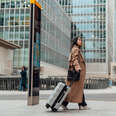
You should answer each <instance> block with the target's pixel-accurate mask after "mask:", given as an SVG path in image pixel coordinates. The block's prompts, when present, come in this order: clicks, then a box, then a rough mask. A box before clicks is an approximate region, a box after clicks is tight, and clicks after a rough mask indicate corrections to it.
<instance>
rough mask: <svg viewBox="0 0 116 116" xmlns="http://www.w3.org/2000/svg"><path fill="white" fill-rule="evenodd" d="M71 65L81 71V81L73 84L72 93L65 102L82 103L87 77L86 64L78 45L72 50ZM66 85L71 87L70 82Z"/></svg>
mask: <svg viewBox="0 0 116 116" xmlns="http://www.w3.org/2000/svg"><path fill="white" fill-rule="evenodd" d="M71 64H72V65H74V66H77V67H78V69H80V70H81V72H80V80H79V81H75V82H73V84H72V86H71V91H70V92H69V94H68V96H67V97H66V99H65V101H68V102H75V103H81V102H82V97H83V88H84V80H85V75H86V64H85V60H84V58H83V56H82V54H81V51H80V49H79V48H78V46H76V45H75V46H74V47H73V48H72V50H71V53H70V56H69V65H71ZM66 83H67V85H70V82H69V81H67V82H66Z"/></svg>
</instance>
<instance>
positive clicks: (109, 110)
mask: <svg viewBox="0 0 116 116" xmlns="http://www.w3.org/2000/svg"><path fill="white" fill-rule="evenodd" d="M45 103H46V100H40V104H39V105H35V106H27V101H26V100H21V101H20V100H17V101H14V100H12V101H9V100H8V101H7V100H2V101H0V116H59V115H60V116H72V115H73V116H116V102H103V101H100V102H99V101H87V103H88V106H89V108H90V110H85V111H82V110H81V111H79V110H78V105H77V104H74V103H73V104H72V103H71V104H69V106H68V108H69V110H68V111H63V110H62V108H60V109H59V111H58V112H55V113H54V112H51V110H50V109H46V108H45Z"/></svg>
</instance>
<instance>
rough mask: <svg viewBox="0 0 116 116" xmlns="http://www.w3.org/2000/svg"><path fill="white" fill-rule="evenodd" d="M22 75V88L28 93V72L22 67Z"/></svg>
mask: <svg viewBox="0 0 116 116" xmlns="http://www.w3.org/2000/svg"><path fill="white" fill-rule="evenodd" d="M20 74H21V88H22V90H23V91H26V89H27V70H26V68H25V66H23V67H22V71H21V72H20Z"/></svg>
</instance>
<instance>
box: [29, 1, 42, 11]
mask: <svg viewBox="0 0 116 116" xmlns="http://www.w3.org/2000/svg"><path fill="white" fill-rule="evenodd" d="M30 4H35V5H36V6H37V7H39V8H40V9H42V6H41V4H40V3H39V2H37V1H36V0H30Z"/></svg>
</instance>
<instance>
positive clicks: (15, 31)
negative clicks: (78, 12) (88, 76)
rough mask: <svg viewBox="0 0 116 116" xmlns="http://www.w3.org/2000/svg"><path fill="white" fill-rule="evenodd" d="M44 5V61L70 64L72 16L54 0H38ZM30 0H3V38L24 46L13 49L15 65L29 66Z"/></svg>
mask: <svg viewBox="0 0 116 116" xmlns="http://www.w3.org/2000/svg"><path fill="white" fill-rule="evenodd" d="M37 1H38V2H40V4H41V5H42V8H43V10H42V17H41V18H42V19H41V20H42V21H41V22H42V26H41V61H42V62H45V63H48V64H53V65H55V66H58V67H62V68H67V64H68V55H69V51H70V38H71V20H70V18H69V17H68V16H67V15H66V14H65V12H64V10H63V9H62V8H61V6H60V5H59V3H58V2H57V1H54V0H37ZM29 2H30V1H29V0H0V38H3V39H4V40H8V41H10V42H13V43H15V44H17V45H19V46H21V47H22V49H21V50H18V49H17V50H15V52H14V68H20V67H21V66H23V65H25V66H28V56H29V54H28V53H29V35H30V3H29Z"/></svg>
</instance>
